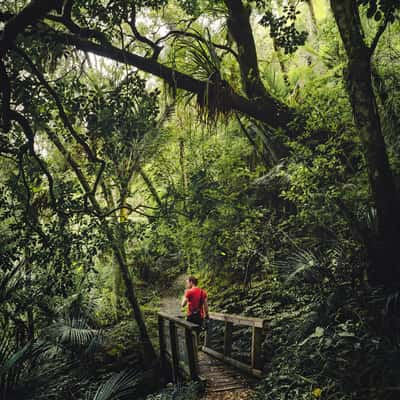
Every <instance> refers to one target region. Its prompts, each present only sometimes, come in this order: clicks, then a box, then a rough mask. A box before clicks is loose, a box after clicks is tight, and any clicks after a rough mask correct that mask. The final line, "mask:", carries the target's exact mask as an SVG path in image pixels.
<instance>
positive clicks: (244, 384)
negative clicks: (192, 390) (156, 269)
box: [160, 274, 254, 400]
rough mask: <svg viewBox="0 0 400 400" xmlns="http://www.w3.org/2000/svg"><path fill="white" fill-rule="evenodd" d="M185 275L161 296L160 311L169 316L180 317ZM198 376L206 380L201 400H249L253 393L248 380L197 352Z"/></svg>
mask: <svg viewBox="0 0 400 400" xmlns="http://www.w3.org/2000/svg"><path fill="white" fill-rule="evenodd" d="M187 276H188V275H187V274H181V275H179V276H178V277H177V278H176V279H175V281H174V282H173V284H172V285H171V287H169V288H168V289H166V290H165V291H164V292H163V293H162V294H161V306H160V311H162V312H164V313H167V314H168V315H171V316H178V315H182V310H181V306H180V303H181V298H182V295H183V292H184V290H185V282H186V279H187ZM199 367H200V374H201V375H202V376H203V377H204V378H205V379H206V388H205V392H204V394H203V396H202V400H249V399H251V398H252V395H253V394H254V391H253V390H252V389H251V383H250V381H249V380H248V379H246V378H244V377H243V376H241V374H240V373H238V372H237V371H235V370H234V369H233V368H230V367H228V366H227V365H225V364H223V363H222V362H221V361H218V360H216V359H213V358H212V357H210V356H208V355H207V354H205V353H203V352H202V351H199Z"/></svg>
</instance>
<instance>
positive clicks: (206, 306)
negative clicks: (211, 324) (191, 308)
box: [203, 297, 209, 318]
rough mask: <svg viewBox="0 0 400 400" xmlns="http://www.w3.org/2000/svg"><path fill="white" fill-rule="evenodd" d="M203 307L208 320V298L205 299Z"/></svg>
mask: <svg viewBox="0 0 400 400" xmlns="http://www.w3.org/2000/svg"><path fill="white" fill-rule="evenodd" d="M203 307H204V316H205V317H206V318H209V315H208V303H207V297H206V298H205V299H204V304H203Z"/></svg>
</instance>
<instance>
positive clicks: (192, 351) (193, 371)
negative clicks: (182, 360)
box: [185, 328, 198, 380]
mask: <svg viewBox="0 0 400 400" xmlns="http://www.w3.org/2000/svg"><path fill="white" fill-rule="evenodd" d="M185 340H186V351H187V355H188V361H189V373H190V379H192V380H196V379H197V378H198V371H197V340H196V338H195V337H194V335H193V332H192V330H190V329H189V328H185Z"/></svg>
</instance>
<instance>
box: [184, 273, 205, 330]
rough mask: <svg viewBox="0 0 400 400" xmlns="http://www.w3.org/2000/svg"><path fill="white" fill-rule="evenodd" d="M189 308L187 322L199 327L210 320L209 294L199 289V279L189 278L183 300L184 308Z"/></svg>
mask: <svg viewBox="0 0 400 400" xmlns="http://www.w3.org/2000/svg"><path fill="white" fill-rule="evenodd" d="M186 305H187V306H188V309H187V320H188V321H189V322H192V323H194V324H197V325H199V326H202V325H203V321H204V319H208V318H209V316H208V303H207V292H206V291H205V290H203V289H201V288H199V287H197V278H195V277H194V276H189V278H188V279H187V281H186V291H185V294H184V296H183V298H182V307H185V306H186Z"/></svg>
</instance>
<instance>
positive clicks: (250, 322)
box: [210, 312, 266, 328]
mask: <svg viewBox="0 0 400 400" xmlns="http://www.w3.org/2000/svg"><path fill="white" fill-rule="evenodd" d="M210 318H211V319H214V320H217V321H225V322H232V323H234V324H237V325H245V326H255V327H257V328H264V326H265V323H266V320H265V319H261V318H253V317H245V316H243V315H234V314H224V313H215V312H211V313H210Z"/></svg>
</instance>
